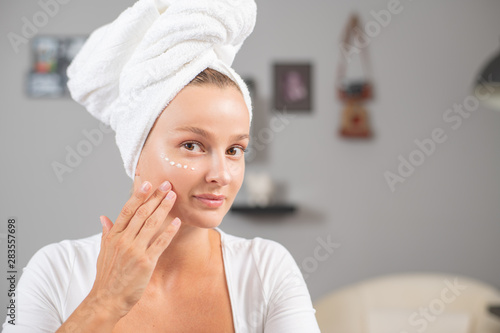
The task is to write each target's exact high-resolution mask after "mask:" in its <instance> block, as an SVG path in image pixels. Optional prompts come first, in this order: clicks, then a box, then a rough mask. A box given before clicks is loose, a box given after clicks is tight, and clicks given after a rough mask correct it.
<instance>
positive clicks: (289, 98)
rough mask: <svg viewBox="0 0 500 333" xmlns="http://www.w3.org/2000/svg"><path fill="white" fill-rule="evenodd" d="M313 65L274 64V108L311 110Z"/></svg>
mask: <svg viewBox="0 0 500 333" xmlns="http://www.w3.org/2000/svg"><path fill="white" fill-rule="evenodd" d="M311 95H312V91H311V65H310V64H275V65H274V108H275V109H276V110H280V111H282V110H301V111H311V108H312V106H311V100H312V96H311Z"/></svg>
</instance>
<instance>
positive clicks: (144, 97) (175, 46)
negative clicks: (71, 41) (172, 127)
mask: <svg viewBox="0 0 500 333" xmlns="http://www.w3.org/2000/svg"><path fill="white" fill-rule="evenodd" d="M256 15H257V6H256V4H255V1H254V0H139V1H137V2H136V3H135V4H134V5H133V6H132V7H130V8H128V9H126V10H125V11H124V12H123V13H121V14H120V15H119V17H118V18H117V19H116V20H115V21H113V22H111V23H109V24H106V25H104V26H102V27H100V28H98V29H97V30H95V31H94V32H93V33H92V34H91V35H90V36H89V38H88V40H87V41H86V43H85V44H84V46H83V47H82V49H81V50H80V52H79V53H78V54H77V55H76V57H75V58H74V60H73V61H72V63H71V64H70V66H69V67H68V70H67V74H68V89H69V91H70V93H71V96H72V98H73V99H74V100H75V101H77V102H78V103H80V104H82V105H83V106H85V108H86V109H87V110H88V111H89V112H90V114H92V116H94V117H95V118H97V119H99V120H100V121H102V122H103V123H104V124H106V125H109V126H111V128H112V129H113V130H114V131H115V132H116V143H117V145H118V148H119V150H120V154H121V156H122V159H123V163H124V167H125V171H126V173H127V175H128V176H129V177H130V178H131V179H132V180H133V179H134V175H135V168H136V166H137V162H138V160H139V156H140V152H141V150H142V147H143V145H144V142H145V140H146V137H147V135H148V133H149V131H150V129H151V127H152V126H153V124H154V122H155V120H156V118H157V117H158V116H159V115H160V113H161V111H162V110H163V109H165V107H167V105H168V104H169V102H170V101H171V100H172V99H173V98H174V97H175V96H176V95H177V93H178V92H179V91H180V90H181V89H182V88H183V87H184V86H185V85H186V84H188V83H189V82H190V81H191V80H192V79H194V78H195V77H196V75H198V74H199V73H200V72H202V71H203V70H204V69H206V68H212V69H215V70H217V71H219V72H221V73H223V74H225V75H227V76H228V77H229V78H230V79H232V80H233V81H234V82H235V83H236V84H237V85H238V86H239V88H240V90H241V92H242V94H243V98H244V100H245V103H246V105H247V107H248V111H249V113H250V122H251V120H252V102H251V99H250V95H249V91H248V87H247V86H246V84H245V83H244V81H243V80H242V79H241V77H240V76H239V75H238V74H237V73H236V72H235V71H234V70H233V69H232V68H231V65H232V63H233V60H234V57H235V55H236V53H237V52H238V51H239V49H240V48H241V46H242V44H243V41H244V40H245V39H246V38H247V37H248V36H249V35H250V33H251V32H252V31H253V29H254V26H255V21H256Z"/></svg>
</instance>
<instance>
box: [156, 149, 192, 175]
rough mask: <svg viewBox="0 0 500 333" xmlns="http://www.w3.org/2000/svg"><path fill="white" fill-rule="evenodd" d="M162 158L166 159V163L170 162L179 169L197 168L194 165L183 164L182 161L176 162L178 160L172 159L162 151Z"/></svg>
mask: <svg viewBox="0 0 500 333" xmlns="http://www.w3.org/2000/svg"><path fill="white" fill-rule="evenodd" d="M160 158H161V159H162V160H163V161H165V162H166V163H168V164H169V165H171V166H173V167H177V168H179V169H186V170H187V169H191V170H192V171H194V170H195V168H193V167H189V166H188V165H187V164H182V163H179V162H176V161H173V160H172V159H170V158H169V157H168V156H167V155H166V154H165V153H161V154H160Z"/></svg>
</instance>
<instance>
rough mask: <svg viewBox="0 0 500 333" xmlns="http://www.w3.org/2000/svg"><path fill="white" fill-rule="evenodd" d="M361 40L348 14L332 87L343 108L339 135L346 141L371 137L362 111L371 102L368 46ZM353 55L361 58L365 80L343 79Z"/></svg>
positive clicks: (354, 17)
mask: <svg viewBox="0 0 500 333" xmlns="http://www.w3.org/2000/svg"><path fill="white" fill-rule="evenodd" d="M355 38H356V41H357V43H356V42H355ZM364 38H365V36H363V33H362V30H361V24H360V20H359V17H358V15H356V14H352V15H351V17H350V19H349V21H348V23H347V26H346V28H345V34H344V38H343V43H342V45H341V48H342V51H343V52H342V54H341V55H340V60H339V64H338V70H337V83H336V90H337V96H338V98H339V99H340V101H342V103H343V104H344V107H343V110H342V116H341V122H340V129H339V134H340V135H341V136H342V137H346V138H365V139H367V138H371V137H372V136H373V132H372V130H371V128H370V119H369V116H368V111H367V110H366V109H365V103H366V102H367V101H369V100H370V99H372V98H373V85H372V80H371V70H370V66H369V59H368V49H367V47H368V45H367V43H361V42H360V41H361V40H363V39H364ZM359 45H362V46H359ZM354 54H359V55H360V56H361V63H362V68H363V71H364V75H365V77H366V78H365V79H362V80H352V79H351V80H348V79H347V78H346V71H347V66H348V64H349V62H350V58H349V57H350V56H352V55H354Z"/></svg>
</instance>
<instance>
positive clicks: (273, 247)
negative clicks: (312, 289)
mask: <svg viewBox="0 0 500 333" xmlns="http://www.w3.org/2000/svg"><path fill="white" fill-rule="evenodd" d="M214 229H215V230H217V231H218V232H219V233H220V234H221V243H222V255H223V260H224V269H225V272H226V279H227V285H228V289H229V296H230V299H231V307H232V311H233V321H234V327H235V330H236V333H246V332H265V333H280V332H283V333H309V332H311V333H317V332H320V330H319V327H318V324H317V322H316V318H315V312H316V310H315V309H314V308H313V306H312V302H311V297H310V295H309V291H308V289H307V286H306V283H305V281H304V278H303V277H302V273H301V272H300V270H299V268H298V266H297V264H296V263H295V261H294V259H293V257H292V255H291V254H290V253H289V252H288V250H287V249H286V248H285V247H284V246H283V245H281V244H279V243H277V242H275V241H272V240H268V239H262V238H260V237H256V238H253V239H245V238H241V237H237V236H233V235H229V234H226V233H225V232H223V231H222V230H220V229H219V228H214ZM100 242H101V234H97V235H94V236H91V237H88V238H83V239H79V240H64V241H62V242H59V243H54V244H50V245H47V246H45V247H43V248H42V249H40V250H39V251H38V252H36V253H35V255H34V256H33V257H32V258H31V259H30V261H29V262H28V265H27V266H26V267H25V268H24V269H23V274H22V275H21V279H20V280H19V283H18V285H17V288H16V299H15V300H16V318H15V324H16V325H15V326H14V325H10V324H7V322H8V320H10V319H11V318H10V317H9V316H7V318H6V321H5V323H4V324H3V332H4V333H19V332H23V333H24V332H55V331H56V330H57V329H58V328H59V327H60V326H61V325H62V323H63V322H64V321H66V319H67V318H68V317H69V316H70V315H71V314H72V313H73V311H74V310H75V309H76V308H77V307H78V305H80V303H81V302H82V301H83V299H84V298H85V297H87V295H88V293H89V292H90V289H91V288H92V285H93V283H94V280H95V276H96V262H97V256H98V255H99V250H100Z"/></svg>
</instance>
